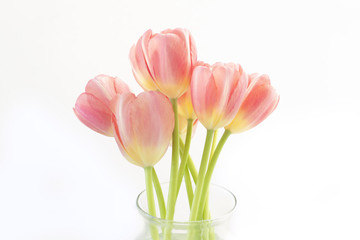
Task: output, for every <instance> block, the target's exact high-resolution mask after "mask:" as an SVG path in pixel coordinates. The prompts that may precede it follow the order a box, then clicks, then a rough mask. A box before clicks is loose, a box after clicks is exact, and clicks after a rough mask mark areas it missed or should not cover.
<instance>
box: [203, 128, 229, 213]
mask: <svg viewBox="0 0 360 240" xmlns="http://www.w3.org/2000/svg"><path fill="white" fill-rule="evenodd" d="M230 135H231V132H230V131H229V130H225V132H224V134H223V135H222V137H221V139H220V141H219V143H218V145H217V146H216V149H215V152H214V155H213V156H212V158H211V161H210V163H209V167H208V169H207V171H206V175H205V180H204V186H203V189H202V193H201V197H200V206H199V208H198V213H197V214H201V213H202V211H203V209H204V205H205V198H206V195H207V193H208V191H209V186H210V180H211V176H212V174H213V172H214V168H215V165H216V162H217V160H218V158H219V155H220V152H221V150H222V148H223V147H224V144H225V142H226V140H227V139H228V138H229V136H230Z"/></svg>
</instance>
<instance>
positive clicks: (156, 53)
mask: <svg viewBox="0 0 360 240" xmlns="http://www.w3.org/2000/svg"><path fill="white" fill-rule="evenodd" d="M196 57H197V54H196V47H195V42H194V39H193V37H192V35H191V34H190V32H189V31H188V30H186V29H180V28H177V29H173V30H170V29H169V30H165V31H162V32H161V33H155V34H153V33H152V31H151V30H148V31H146V32H145V33H144V35H143V36H142V37H141V38H140V39H139V40H138V42H137V43H136V45H134V46H133V47H132V48H131V50H130V61H131V64H132V69H133V73H134V76H135V79H136V81H137V82H138V83H139V84H140V86H141V87H142V88H144V89H145V90H156V89H158V90H159V91H160V92H162V93H163V94H165V95H166V96H168V97H169V98H178V97H180V96H181V95H182V94H183V93H184V92H185V91H186V90H187V89H188V87H189V85H190V79H191V73H192V69H193V65H194V64H195V63H196Z"/></svg>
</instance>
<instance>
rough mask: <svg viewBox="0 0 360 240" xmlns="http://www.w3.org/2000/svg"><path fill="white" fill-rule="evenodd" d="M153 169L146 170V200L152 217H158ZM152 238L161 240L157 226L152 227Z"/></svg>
mask: <svg viewBox="0 0 360 240" xmlns="http://www.w3.org/2000/svg"><path fill="white" fill-rule="evenodd" d="M152 169H153V168H152V167H146V168H144V170H145V185H146V198H147V203H148V210H149V214H150V215H151V216H154V217H156V209H155V201H154V192H153V186H152ZM150 232H151V237H152V239H153V240H159V232H158V230H157V228H156V226H153V225H150Z"/></svg>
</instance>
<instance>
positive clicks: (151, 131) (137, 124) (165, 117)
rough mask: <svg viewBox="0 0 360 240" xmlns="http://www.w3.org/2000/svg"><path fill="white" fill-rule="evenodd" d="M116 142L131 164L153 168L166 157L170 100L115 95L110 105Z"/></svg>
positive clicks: (154, 95)
mask: <svg viewBox="0 0 360 240" xmlns="http://www.w3.org/2000/svg"><path fill="white" fill-rule="evenodd" d="M112 109H113V111H114V115H113V126H114V132H115V139H116V142H117V144H118V146H119V148H120V151H121V153H122V154H123V155H124V157H125V158H126V159H127V160H128V161H129V162H131V163H133V164H135V165H138V166H141V167H150V166H154V165H155V164H156V163H157V162H158V161H159V160H160V159H161V158H162V156H163V155H164V154H165V152H166V150H167V148H168V146H169V143H170V140H171V136H172V131H173V129H174V112H173V110H172V105H171V103H170V101H169V99H168V98H167V97H166V96H164V95H163V94H161V93H160V92H156V91H149V92H143V93H140V94H139V95H138V96H137V97H136V96H135V95H134V94H132V93H124V94H121V95H117V96H116V97H115V98H114V100H113V103H112Z"/></svg>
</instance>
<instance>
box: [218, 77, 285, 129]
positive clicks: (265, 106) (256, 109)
mask: <svg viewBox="0 0 360 240" xmlns="http://www.w3.org/2000/svg"><path fill="white" fill-rule="evenodd" d="M249 80H250V81H249V86H248V88H247V90H246V95H245V98H244V101H243V102H242V104H241V106H240V109H239V111H238V113H237V114H236V116H235V118H234V120H233V121H232V122H231V123H230V124H229V125H228V126H226V127H225V129H227V130H229V131H230V132H232V133H239V132H243V131H246V130H249V129H251V128H253V127H255V126H256V125H258V124H259V123H261V122H262V121H264V120H265V119H266V118H267V117H268V116H269V115H270V114H271V113H272V112H273V111H274V110H275V108H276V107H277V105H278V103H279V100H280V96H279V94H278V93H277V92H276V90H275V89H274V88H273V87H272V86H271V83H270V79H269V76H268V75H265V74H264V75H259V74H251V75H250V76H249Z"/></svg>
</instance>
